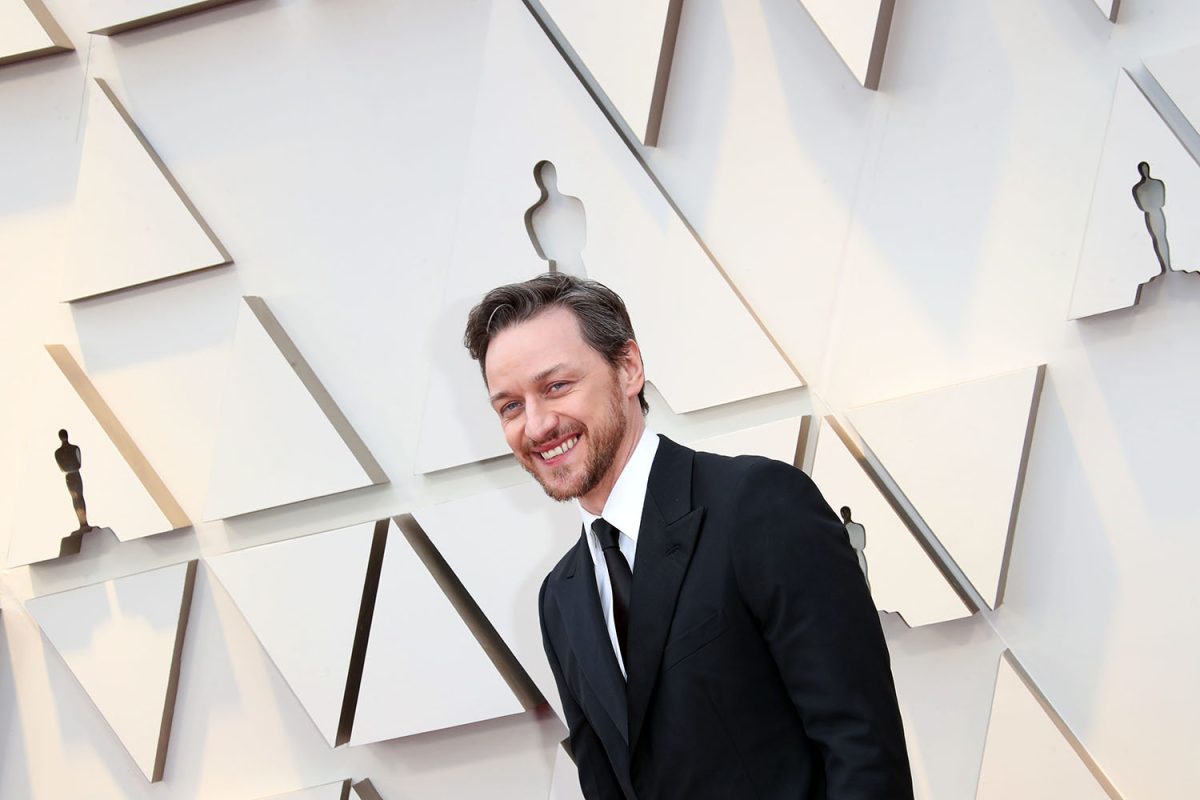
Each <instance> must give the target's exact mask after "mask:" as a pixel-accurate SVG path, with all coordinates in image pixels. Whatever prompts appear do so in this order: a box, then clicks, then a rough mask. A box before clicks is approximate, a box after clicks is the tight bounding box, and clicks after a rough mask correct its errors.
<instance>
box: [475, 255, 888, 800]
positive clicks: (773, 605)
mask: <svg viewBox="0 0 1200 800" xmlns="http://www.w3.org/2000/svg"><path fill="white" fill-rule="evenodd" d="M465 343H466V345H467V347H468V349H469V350H470V352H471V355H472V356H473V357H474V358H476V359H477V360H478V361H479V362H480V368H481V369H482V371H483V375H484V379H485V382H486V384H487V388H488V393H489V395H490V399H491V404H492V407H493V408H494V409H495V411H496V413H497V415H498V416H499V419H500V424H501V426H502V428H503V430H504V436H505V438H506V439H507V441H508V445H509V447H511V448H512V451H513V453H514V454H515V455H516V457H517V459H518V461H520V463H521V465H522V466H523V467H524V468H525V469H526V470H528V471H529V472H530V474H532V475H533V476H534V478H536V479H537V481H538V482H539V483H540V484H541V485H542V487H543V488H544V489H545V491H546V493H547V494H548V495H549V496H550V497H552V498H554V499H556V500H560V501H561V500H568V499H576V500H577V501H578V503H579V508H580V513H581V515H582V517H583V521H584V526H583V535H582V536H581V537H580V538H579V541H578V542H577V543H576V544H575V545H574V547H572V548H571V549H570V550H569V551H568V552H567V554H566V555H565V556H564V557H563V559H562V560H561V561H560V562H559V563H558V565H557V566H556V567H555V568H554V569H553V570H552V571H551V572H550V574H549V575H548V576H547V578H546V580H545V582H544V583H543V584H542V590H541V595H540V598H539V612H540V614H541V621H542V632H543V639H544V643H545V647H546V656H547V658H548V659H549V661H550V667H551V669H552V670H553V672H554V677H555V680H556V681H557V684H558V690H559V694H560V696H561V699H562V704H563V710H564V712H565V714H566V717H567V719H566V722H567V725H568V728H569V730H570V736H571V750H572V754H573V755H574V757H575V762H576V765H577V766H578V768H579V780H580V785H581V786H582V788H583V793H584V795H585V796H586V797H588V798H589V799H590V800H599V799H603V800H610V799H611V800H619V799H620V798H625V799H626V800H632V799H633V798H640V800H674V799H675V798H679V800H683V799H684V798H687V799H688V800H707V799H708V798H712V800H745V799H748V798H769V799H770V800H775V798H780V799H781V800H782V798H787V799H788V800H798V799H800V800H826V799H828V800H903V798H911V797H912V780H911V776H910V773H909V767H908V759H907V755H906V751H905V746H904V733H903V729H902V726H901V721H900V714H899V711H898V708H897V705H896V695H895V689H894V687H893V684H892V677H891V672H890V667H889V662H888V653H887V648H886V646H885V644H884V641H883V635H882V632H881V630H880V627H879V619H878V615H877V614H876V611H875V608H874V606H873V604H872V602H871V598H870V595H869V593H868V591H867V588H866V584H865V583H864V581H863V579H862V573H861V572H860V571H859V568H858V560H857V558H856V556H855V554H854V551H853V550H852V549H851V547H850V545H849V543H848V541H847V538H846V532H845V529H844V528H843V527H842V526H841V525H840V524H839V522H838V518H837V517H836V516H834V514H833V511H832V510H831V509H830V508H829V506H828V505H827V504H826V503H825V501H824V500H823V499H822V498H821V495H820V493H819V492H818V491H817V490H816V488H815V487H814V486H813V484H812V482H811V481H810V480H809V479H808V478H807V477H806V476H805V475H804V474H803V473H802V472H800V471H799V470H797V469H794V468H793V467H791V466H788V465H786V464H782V463H780V462H777V461H771V460H768V459H765V458H759V457H751V456H743V457H740V458H725V457H721V456H716V455H712V454H709V453H697V452H695V451H692V450H690V449H688V448H686V447H682V446H680V445H678V444H676V443H674V442H672V441H671V440H670V439H667V438H665V437H659V436H656V435H654V434H653V433H652V432H651V431H649V430H648V429H647V428H646V426H645V422H644V419H643V415H644V414H645V412H646V410H647V406H646V401H645V395H644V391H643V387H644V384H645V374H644V371H643V365H642V357H641V351H640V350H639V348H638V345H637V342H636V340H635V338H634V334H633V328H632V325H631V324H630V321H629V315H628V313H627V312H626V310H625V306H624V303H623V302H622V301H621V299H620V298H619V297H618V296H617V295H616V294H615V293H613V292H612V291H611V290H609V289H607V288H606V287H604V286H602V285H601V284H598V283H595V282H592V281H586V280H581V279H578V278H574V277H572V276H569V275H564V274H561V273H558V274H553V273H552V274H546V275H541V276H539V277H537V278H534V279H533V280H530V281H526V282H524V283H519V284H512V285H510V286H503V287H500V288H497V289H494V290H492V291H491V292H489V293H488V294H487V295H486V296H485V297H484V299H483V300H482V302H481V303H480V304H479V305H478V306H476V307H475V308H474V309H473V310H472V311H471V314H470V317H469V319H468V323H467V330H466V335H465ZM701 363H702V362H701ZM720 379H721V376H720V375H719V374H718V375H714V376H713V380H720ZM504 535H510V536H513V537H518V538H519V537H520V531H510V532H506V533H505V534H504Z"/></svg>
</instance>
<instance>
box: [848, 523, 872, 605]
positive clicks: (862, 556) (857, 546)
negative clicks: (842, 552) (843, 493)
mask: <svg viewBox="0 0 1200 800" xmlns="http://www.w3.org/2000/svg"><path fill="white" fill-rule="evenodd" d="M850 514H851V511H850V506H842V524H844V525H845V526H846V535H847V536H848V537H850V546H851V547H853V548H854V552H855V554H857V555H858V567H859V569H861V570H862V574H863V580H865V581H866V582H867V590H868V591H870V589H871V580H870V579H869V578H868V577H867V554H866V553H865V552H863V551H864V550H866V548H867V529H866V528H865V527H863V525H862V523H860V522H855V521H854V520H853V519H851V518H850Z"/></svg>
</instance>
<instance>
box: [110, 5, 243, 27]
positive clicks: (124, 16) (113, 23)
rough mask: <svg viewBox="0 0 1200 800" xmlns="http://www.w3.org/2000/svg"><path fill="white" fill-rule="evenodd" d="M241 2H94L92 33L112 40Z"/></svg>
mask: <svg viewBox="0 0 1200 800" xmlns="http://www.w3.org/2000/svg"><path fill="white" fill-rule="evenodd" d="M233 2H237V0H190V1H189V0H92V3H91V14H90V15H89V16H88V32H89V33H100V34H104V35H106V36H111V35H113V34H117V33H124V32H125V31H130V30H133V29H134V28H141V27H145V26H146V25H154V24H155V23H158V22H166V21H167V20H169V19H175V18H176V17H182V16H184V15H186V14H194V13H195V12H197V11H204V10H205V9H209V8H215V7H216V6H223V5H226V4H227V3H233Z"/></svg>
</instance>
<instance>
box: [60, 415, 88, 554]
mask: <svg viewBox="0 0 1200 800" xmlns="http://www.w3.org/2000/svg"><path fill="white" fill-rule="evenodd" d="M69 436H70V434H68V433H67V431H66V429H65V428H64V429H62V430H60V431H59V432H58V439H59V441H60V442H61V444H60V445H59V447H58V449H57V450H55V451H54V460H55V462H56V463H57V464H58V468H59V469H61V470H62V471H63V472H64V473H65V476H66V481H67V493H68V494H69V495H70V496H71V505H72V506H73V507H74V509H75V517H76V518H77V519H78V520H79V527H78V528H77V529H76V530H74V531H72V532H71V533H70V534H69V535H68V536H66V537H64V538H63V540H62V542H61V543H60V544H59V547H58V549H59V552H58V554H59V556H69V555H75V554H76V553H78V552H79V545H80V542H81V541H82V540H83V534H85V533H87V532H88V531H92V530H95V529H96V528H95V526H94V525H89V524H88V519H87V501H85V500H84V499H83V476H82V475H80V474H79V473H80V470H81V469H83V453H82V451H81V450H80V449H79V446H78V445H76V444H72V443H71V442H70V440H69Z"/></svg>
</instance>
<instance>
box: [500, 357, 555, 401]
mask: <svg viewBox="0 0 1200 800" xmlns="http://www.w3.org/2000/svg"><path fill="white" fill-rule="evenodd" d="M566 368H567V365H566V364H555V365H554V366H552V367H547V368H546V369H544V370H542V371H541V372H539V373H538V374H537V375H534V376H533V382H534V383H541V382H542V381H544V380H546V379H547V378H549V377H550V376H551V375H553V374H554V373H556V372H558V371H559V370H563V369H566ZM505 397H512V393H511V392H507V391H499V392H496V393H495V394H493V395H492V396H491V397H489V398H488V402H491V403H495V402H496V401H497V400H501V399H503V398H505Z"/></svg>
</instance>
